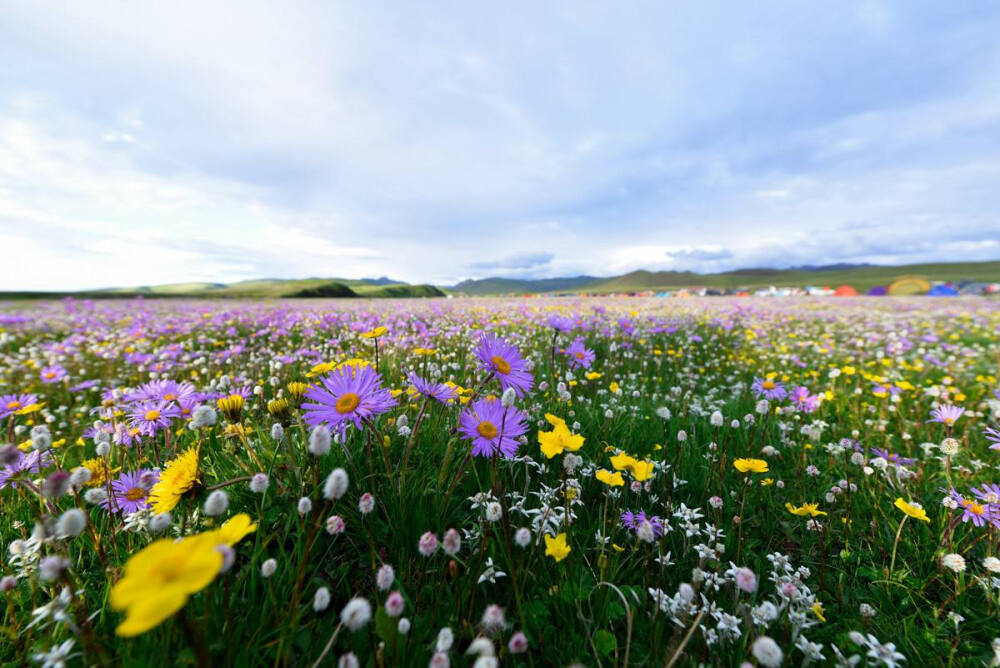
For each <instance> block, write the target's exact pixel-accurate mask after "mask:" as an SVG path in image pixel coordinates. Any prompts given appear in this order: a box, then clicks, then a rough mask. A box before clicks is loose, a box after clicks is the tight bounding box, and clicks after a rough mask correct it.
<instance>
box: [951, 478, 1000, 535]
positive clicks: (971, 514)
mask: <svg viewBox="0 0 1000 668" xmlns="http://www.w3.org/2000/svg"><path fill="white" fill-rule="evenodd" d="M948 496H950V497H951V498H952V499H953V500H954V501H955V503H957V504H958V508H959V509H961V510H962V523H963V524H964V523H966V522H972V525H973V526H977V527H982V526H986V524H987V523H990V524H992V525H993V526H998V527H1000V516H998V515H997V511H996V508H994V506H992V505H991V504H989V503H979V502H978V501H975V500H973V499H967V498H965V497H964V496H962V495H961V494H959V493H958V491H957V490H956V489H955V488H954V487H953V488H952V489H951V491H950V492H949V493H948Z"/></svg>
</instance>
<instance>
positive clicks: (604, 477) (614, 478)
mask: <svg viewBox="0 0 1000 668" xmlns="http://www.w3.org/2000/svg"><path fill="white" fill-rule="evenodd" d="M594 477H595V478H597V479H598V480H600V481H601V482H603V483H604V484H605V485H607V486H608V487H621V486H622V485H624V484H625V480H624V478H622V474H621V473H618V472H617V471H616V472H615V473H612V472H611V471H608V470H606V469H600V470H599V471H598V472H597V473H595V474H594Z"/></svg>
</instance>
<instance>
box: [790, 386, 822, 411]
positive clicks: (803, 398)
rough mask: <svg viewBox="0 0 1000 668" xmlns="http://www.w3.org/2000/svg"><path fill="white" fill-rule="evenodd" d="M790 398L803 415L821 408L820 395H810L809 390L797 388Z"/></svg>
mask: <svg viewBox="0 0 1000 668" xmlns="http://www.w3.org/2000/svg"><path fill="white" fill-rule="evenodd" d="M790 396H791V399H792V404H793V405H794V406H795V407H796V408H798V409H799V410H800V411H802V412H803V413H812V412H813V411H815V410H816V409H817V408H819V395H818V394H809V390H808V388H805V387H802V386H799V387H796V388H795V389H794V390H792V392H791V395H790Z"/></svg>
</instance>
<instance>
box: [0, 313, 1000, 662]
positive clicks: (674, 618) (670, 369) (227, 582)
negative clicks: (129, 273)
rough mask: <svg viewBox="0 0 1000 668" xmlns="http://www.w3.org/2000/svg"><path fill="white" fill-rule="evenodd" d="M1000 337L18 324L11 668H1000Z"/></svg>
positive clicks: (516, 317)
mask: <svg viewBox="0 0 1000 668" xmlns="http://www.w3.org/2000/svg"><path fill="white" fill-rule="evenodd" d="M998 328H1000V304H997V303H996V302H994V301H988V300H978V299H964V298H960V299H954V300H947V301H945V300H927V299H919V298H917V299H910V300H906V299H894V298H886V299H884V300H880V301H878V302H874V303H872V302H866V303H861V302H859V301H852V300H842V301H839V300H838V301H836V302H833V301H825V302H823V303H822V304H819V303H817V302H816V301H815V300H813V301H810V300H807V299H803V300H796V299H788V300H730V299H725V298H719V299H704V300H700V299H693V300H683V301H681V300H676V301H675V300H640V299H636V300H628V301H624V300H610V299H587V300H582V299H562V300H555V299H552V300H538V301H536V302H532V303H531V304H526V303H525V302H523V301H517V300H511V301H504V300H457V299H456V300H416V301H413V300H409V301H371V302H369V301H362V300H339V301H311V300H310V301H305V302H303V301H265V302H244V301H240V302H233V301H224V300H223V301H192V302H188V301H172V300H141V301H137V300H108V301H96V302H93V303H90V304H85V303H81V302H75V301H71V302H47V301H37V302H33V303H31V304H27V305H25V304H22V305H19V306H18V309H17V311H16V313H14V312H11V313H5V312H4V311H0V429H2V432H3V434H4V438H3V439H0V442H4V441H6V442H9V443H11V444H12V445H11V446H10V447H8V448H4V449H2V450H0V457H2V460H0V461H2V462H3V464H0V471H2V473H0V504H2V508H3V519H2V520H0V544H2V545H3V548H4V549H3V550H2V551H0V554H2V557H0V559H2V561H0V577H2V578H3V579H2V581H0V590H2V593H0V596H2V597H3V598H0V602H2V603H3V605H0V634H2V635H3V637H4V642H2V643H0V662H3V663H4V664H5V665H17V664H21V663H26V662H30V661H32V660H33V657H37V658H35V659H34V660H36V661H38V662H40V663H42V662H44V661H45V660H48V661H49V662H50V663H49V665H58V664H57V663H56V662H57V661H59V660H65V662H66V663H67V664H68V665H125V666H139V665H164V664H172V665H265V664H267V665H343V666H351V665H369V666H379V665H386V666H392V665H403V666H426V665H433V666H447V665H450V664H452V663H454V664H455V665H472V664H473V663H474V662H475V663H476V665H479V666H489V665H496V662H497V661H499V662H501V663H503V665H528V666H567V665H571V664H573V663H574V662H579V663H580V664H583V665H592V666H654V665H655V666H663V665H681V666H686V665H699V664H706V665H718V666H737V665H740V664H741V662H743V661H748V662H750V664H751V665H760V666H777V665H805V664H813V665H828V664H829V665H836V662H837V661H838V659H839V658H840V657H841V655H842V658H843V660H844V661H848V662H850V661H854V663H857V664H859V665H907V666H931V665H954V666H983V665H989V662H990V661H991V660H992V659H993V657H994V655H995V651H996V650H995V647H996V644H995V643H996V640H995V639H996V638H997V636H998V635H1000V633H998V631H997V629H998V625H997V622H998V620H1000V579H998V578H1000V560H998V559H997V557H1000V554H998V552H1000V544H998V530H997V527H998V525H1000V497H998V496H997V495H996V494H995V493H994V492H997V491H1000V488H996V489H994V487H991V485H995V484H996V483H998V482H1000V480H998V477H1000V476H998V473H997V469H998V466H997V463H998V457H1000V454H998V452H997V451H996V450H993V449H990V445H991V443H994V442H997V441H1000V433H997V432H996V431H993V432H991V431H989V429H991V428H995V426H996V421H997V419H998V417H1000V396H998V395H997V391H998V388H1000V385H998V380H997V375H998V362H1000V344H998V343H997V337H996V332H997V331H998ZM963 411H964V412H963ZM939 418H940V420H941V421H936V420H938V419H939ZM178 541H179V542H178ZM852 657H856V659H852ZM355 661H356V663H355ZM338 662H339V664H338ZM847 665H850V664H847Z"/></svg>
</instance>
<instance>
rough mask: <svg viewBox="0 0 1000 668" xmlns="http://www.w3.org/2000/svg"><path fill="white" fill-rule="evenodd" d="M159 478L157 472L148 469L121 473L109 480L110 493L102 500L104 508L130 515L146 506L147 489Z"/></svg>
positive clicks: (147, 504)
mask: <svg viewBox="0 0 1000 668" xmlns="http://www.w3.org/2000/svg"><path fill="white" fill-rule="evenodd" d="M159 478H160V476H159V473H158V472H156V471H153V470H150V469H139V470H138V471H136V472H134V473H122V474H121V475H120V476H118V478H117V479H116V480H112V481H111V485H110V487H111V494H110V496H108V498H107V499H105V500H104V507H105V509H106V510H107V511H108V512H109V513H122V514H124V515H130V514H132V513H135V512H138V511H140V510H143V509H145V508H148V507H149V491H150V490H151V489H153V485H155V484H156V482H157V480H159Z"/></svg>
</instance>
